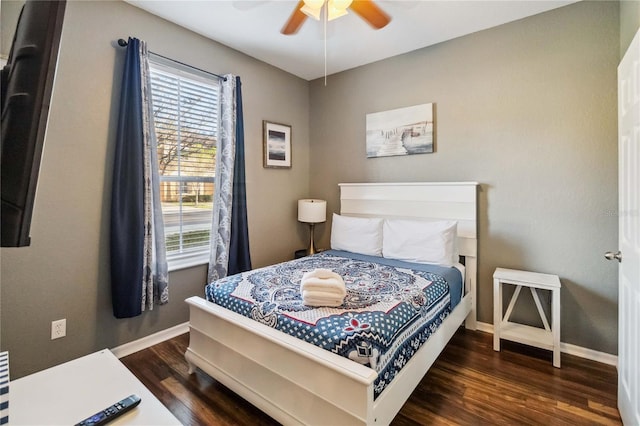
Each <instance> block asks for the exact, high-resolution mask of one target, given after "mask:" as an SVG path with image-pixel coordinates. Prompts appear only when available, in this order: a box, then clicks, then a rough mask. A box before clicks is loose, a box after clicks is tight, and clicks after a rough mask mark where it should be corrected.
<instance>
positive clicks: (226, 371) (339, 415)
mask: <svg viewBox="0 0 640 426" xmlns="http://www.w3.org/2000/svg"><path fill="white" fill-rule="evenodd" d="M187 303H188V304H189V305H190V324H189V326H190V341H189V348H188V349H187V353H186V354H185V357H186V359H187V361H188V362H189V363H190V364H192V365H196V366H197V367H199V368H201V369H202V370H204V371H205V372H206V373H208V374H209V375H211V377H213V378H215V379H216V380H218V381H220V382H221V383H223V384H224V385H225V386H227V387H228V388H230V389H231V390H233V391H234V392H236V393H237V394H238V395H240V396H242V397H243V398H245V399H246V400H248V401H249V402H251V403H252V404H253V405H255V406H256V407H258V408H260V409H261V410H262V411H264V412H265V413H267V414H269V415H270V416H271V417H273V418H274V419H276V420H278V421H280V422H282V423H283V424H314V423H323V424H350V425H351V424H367V421H368V419H370V418H371V416H372V401H373V381H374V380H375V378H376V377H377V374H376V372H375V371H373V370H372V369H370V368H367V367H364V366H362V365H360V364H357V363H355V362H353V361H350V360H348V359H345V358H342V357H340V356H338V355H335V354H332V353H330V352H328V351H326V350H324V349H321V348H318V347H315V346H313V345H311V344H309V343H306V342H303V341H300V340H298V339H295V338H294V337H291V336H288V335H286V334H284V333H282V332H280V331H277V330H274V329H272V328H270V327H267V326H266V325H264V324H260V323H257V322H255V321H253V320H251V319H248V318H245V317H243V316H242V315H239V314H236V313H235V312H231V311H229V310H227V309H224V308H222V307H220V306H217V305H215V304H213V303H210V302H207V301H206V300H204V299H202V298H200V297H191V298H189V299H187Z"/></svg>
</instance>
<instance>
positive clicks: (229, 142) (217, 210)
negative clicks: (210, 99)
mask: <svg viewBox="0 0 640 426" xmlns="http://www.w3.org/2000/svg"><path fill="white" fill-rule="evenodd" d="M220 109H221V120H220V121H221V123H220V124H221V125H220V132H219V135H220V136H219V138H218V144H217V150H216V181H215V195H214V203H213V220H212V224H211V258H210V261H209V274H208V281H209V282H212V281H215V280H218V279H220V278H224V277H226V276H227V275H228V274H229V271H230V269H231V270H232V271H235V272H237V269H238V266H237V265H236V263H237V259H238V258H239V256H238V253H242V255H241V257H242V258H243V261H242V263H243V264H242V267H244V268H246V269H243V270H248V269H251V259H250V258H249V239H248V232H247V213H246V196H245V192H246V191H245V179H244V124H243V121H242V97H241V91H240V78H239V77H236V76H233V75H231V74H228V75H226V76H224V79H223V81H222V83H221V93H220ZM234 197H237V199H234ZM234 209H237V210H238V211H237V212H235V213H236V214H233V213H234V212H233V210H234ZM234 218H235V219H234ZM239 218H241V219H240V221H239ZM242 219H243V221H242ZM234 220H235V221H236V222H238V223H234ZM234 228H238V229H237V230H234ZM232 235H233V236H234V239H235V240H236V241H235V243H234V245H233V249H234V252H233V253H232V252H231V240H232ZM238 235H239V236H240V238H241V239H242V242H240V243H239V244H238ZM232 260H233V262H232ZM235 272H233V273H235Z"/></svg>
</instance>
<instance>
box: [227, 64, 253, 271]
mask: <svg viewBox="0 0 640 426" xmlns="http://www.w3.org/2000/svg"><path fill="white" fill-rule="evenodd" d="M241 86H242V84H241V82H240V77H236V158H235V161H234V162H235V165H234V168H233V201H232V205H233V207H232V209H231V239H230V241H229V271H228V273H229V275H233V274H237V273H239V272H244V271H248V270H250V269H251V255H250V254H249V229H248V223H247V190H246V184H245V183H246V180H245V176H244V119H243V112H242V88H241Z"/></svg>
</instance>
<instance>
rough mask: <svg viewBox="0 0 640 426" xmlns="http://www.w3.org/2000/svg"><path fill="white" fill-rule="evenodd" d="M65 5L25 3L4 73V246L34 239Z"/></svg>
mask: <svg viewBox="0 0 640 426" xmlns="http://www.w3.org/2000/svg"><path fill="white" fill-rule="evenodd" d="M65 6H66V0H62V1H30V0H27V1H26V2H25V4H24V6H23V8H22V12H21V13H20V17H19V19H18V24H17V26H16V31H15V35H14V37H13V42H12V45H11V51H10V53H9V58H8V60H7V64H6V65H5V66H4V68H3V69H2V72H1V75H0V84H1V108H2V110H1V111H2V112H1V114H2V116H1V117H2V134H1V136H2V139H0V146H1V150H0V163H1V164H0V196H1V197H0V198H1V199H2V205H1V210H0V222H1V223H0V234H1V245H2V247H22V246H28V245H30V242H31V240H30V228H31V216H32V213H33V206H34V202H35V195H36V186H37V183H38V173H39V170H40V159H41V157H42V149H43V145H44V137H45V131H46V129H47V120H48V118H49V105H50V102H51V93H52V91H53V80H54V76H55V71H56V65H57V62H58V50H59V46H60V37H61V35H62V21H63V19H64V10H65Z"/></svg>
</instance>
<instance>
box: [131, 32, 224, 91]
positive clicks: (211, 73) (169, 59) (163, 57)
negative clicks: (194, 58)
mask: <svg viewBox="0 0 640 426" xmlns="http://www.w3.org/2000/svg"><path fill="white" fill-rule="evenodd" d="M127 44H129V43H128V42H127V41H126V40H125V39H123V38H120V39H118V45H119V46H122V47H125V46H126V45H127ZM149 53H151V54H153V55H156V56H159V57H161V58H162V59H166V60H167V61H171V62H175V63H176V64H180V65H182V66H185V67H188V68H193V69H194V70H198V71H200V72H203V73H205V74H209V75H213V76H215V77H218V78H219V79H220V80H224V81H227V78H226V77H225V76H222V75H218V74H216V73H213V72H210V71H205V70H203V69H200V68H196V67H194V66H193V65H188V64H185V63H184V62H180V61H176V60H175V59H171V58H167V57H166V56H162V55H158V54H157V53H155V52H151V51H149Z"/></svg>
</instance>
